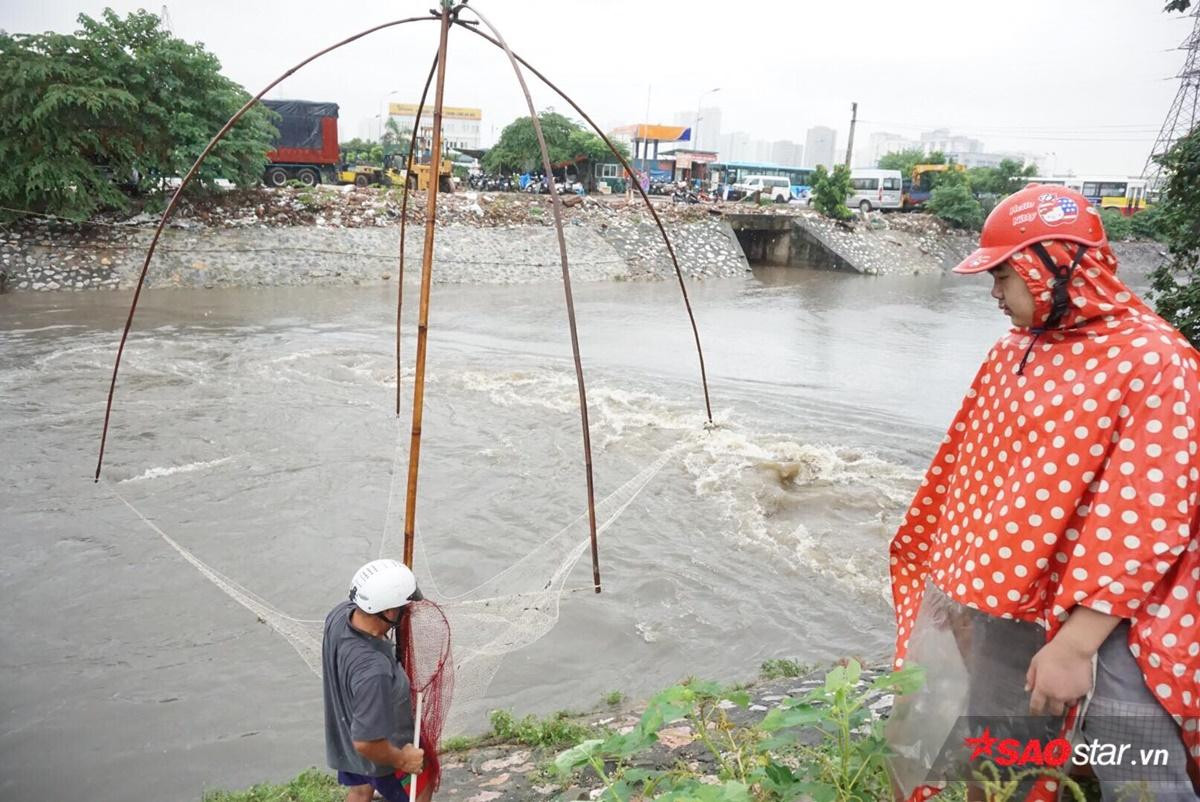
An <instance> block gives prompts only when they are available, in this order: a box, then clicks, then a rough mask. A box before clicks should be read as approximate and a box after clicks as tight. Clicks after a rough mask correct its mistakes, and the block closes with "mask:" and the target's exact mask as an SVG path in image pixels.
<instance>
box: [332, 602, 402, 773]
mask: <svg viewBox="0 0 1200 802" xmlns="http://www.w3.org/2000/svg"><path fill="white" fill-rule="evenodd" d="M354 609H355V606H354V602H349V601H347V602H342V603H341V604H339V605H338V606H337V607H335V608H333V611H332V612H330V613H329V615H328V616H327V617H326V618H325V637H324V640H323V642H322V644H321V669H322V675H323V680H322V682H323V684H324V686H325V759H326V760H327V761H328V763H329V767H330V768H332V769H335V770H337V771H349V772H352V773H354V774H365V775H367V776H369V777H383V776H385V775H388V774H391V773H392V772H393V771H394V769H393V768H392V767H391V766H381V765H379V764H377V763H372V762H371V761H369V760H367V759H366V758H365V757H363V756H362V755H360V754H359V753H358V752H357V751H355V749H354V743H353V742H354V741H377V740H379V739H380V738H387V739H388V740H390V741H391V742H392V743H393V744H394V745H395V746H397V747H401V746H404V745H405V744H410V743H412V739H413V718H412V705H411V702H410V700H409V686H408V677H407V676H405V674H404V669H402V668H401V667H400V664H399V663H397V662H396V657H395V651H394V648H395V647H394V646H393V645H392V643H391V642H390V641H387V640H384V639H383V638H373V637H371V636H370V635H367V634H365V633H363V632H360V631H358V630H356V629H354V628H353V627H352V626H350V613H352V612H353V611H354Z"/></svg>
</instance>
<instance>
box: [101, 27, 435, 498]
mask: <svg viewBox="0 0 1200 802" xmlns="http://www.w3.org/2000/svg"><path fill="white" fill-rule="evenodd" d="M432 19H437V18H436V17H407V18H405V19H400V20H393V21H392V22H385V23H383V24H382V25H376V26H374V27H371V28H367V29H366V30H365V31H362V32H361V33H356V34H354V35H353V36H348V37H346V38H345V39H343V40H342V41H340V42H338V43H337V44H333V45H330V46H329V47H326V48H325V49H323V50H319V51H317V52H316V53H314V54H313V55H311V56H309V57H308V58H306V59H304V60H303V61H301V62H300V63H298V64H297V65H296V66H294V67H292V68H291V69H289V70H287V72H285V73H283V75H280V76H279V77H278V78H276V79H275V80H273V81H271V82H270V83H269V84H267V85H266V86H264V87H263V88H262V90H261V91H260V92H259V93H258V94H257V95H255V96H254V97H252V98H250V99H249V100H247V101H246V102H245V104H243V105H242V107H241V108H240V109H238V110H237V112H235V113H234V115H233V116H232V117H230V118H229V122H227V123H225V125H224V126H222V127H221V130H220V131H218V132H217V133H216V135H215V136H214V137H213V138H212V139H211V140H209V143H208V145H206V146H205V148H204V150H203V151H201V152H200V155H199V156H197V157H196V161H195V162H194V163H193V164H192V167H191V169H190V170H188V171H187V175H185V176H184V177H183V180H182V181H180V182H179V186H178V188H176V190H175V194H174V195H172V196H171V200H170V202H169V203H168V204H167V208H165V209H163V213H162V217H161V218H160V219H159V221H158V227H157V228H156V229H155V230H154V236H153V237H151V239H150V245H149V246H147V248H146V258H145V260H144V261H143V262H142V272H141V273H140V274H139V275H138V281H137V286H136V287H135V288H134V291H133V300H132V302H131V303H130V304H129V315H128V317H126V319H125V328H124V329H123V330H122V331H121V342H120V344H119V345H118V346H117V356H116V359H115V360H113V371H112V381H111V382H110V383H109V385H108V400H107V401H106V402H105V405H104V426H103V428H102V429H101V430H100V453H99V455H98V456H97V457H96V475H95V476H94V477H93V481H95V482H99V481H100V471H101V469H102V468H103V467H104V448H105V446H106V445H107V443H108V425H109V422H110V421H111V419H112V406H113V398H114V397H115V396H116V392H117V374H118V373H119V372H120V370H121V357H122V356H123V355H124V353H125V342H126V341H127V340H128V339H129V332H130V330H131V329H132V328H133V317H134V315H135V314H136V313H137V305H138V300H139V299H140V298H141V296H142V288H143V287H145V286H146V274H147V273H148V272H149V271H150V260H151V259H152V258H154V249H155V248H157V247H158V241H159V239H161V238H162V233H163V229H164V228H166V226H167V220H169V219H170V217H171V214H172V213H173V212H174V211H175V207H176V206H178V205H179V200H180V198H182V197H183V191H184V190H185V189H187V186H188V184H190V183H192V179H193V178H195V177H196V173H197V172H199V170H200V165H202V164H204V160H205V159H207V158H208V155H209V154H210V153H212V151H213V148H215V147H216V146H217V144H218V143H219V142H220V141H221V140H222V139H224V138H225V135H226V134H228V133H229V131H230V129H232V128H233V126H235V125H236V124H237V122H238V120H240V119H242V117H243V116H244V115H245V114H246V112H248V111H249V110H250V109H251V108H253V107H254V104H255V103H257V102H258V101H259V100H261V99H262V97H263V95H265V94H267V92H270V91H271V90H272V89H274V88H275V86H276V85H278V84H279V83H280V82H282V81H283V80H284V79H285V78H287V77H288V76H290V75H291V74H292V73H294V72H296V71H297V70H299V69H300V68H301V67H304V66H305V65H307V64H309V63H311V62H313V61H316V60H317V59H319V58H320V57H321V56H323V55H325V54H326V53H329V52H332V51H334V50H337V49H338V48H339V47H342V46H343V45H348V44H350V43H351V42H354V41H356V40H358V39H361V38H363V37H364V36H367V35H369V34H372V33H375V32H376V31H382V30H383V29H384V28H392V27H395V26H397V25H404V24H405V23H409V22H424V21H426V20H432Z"/></svg>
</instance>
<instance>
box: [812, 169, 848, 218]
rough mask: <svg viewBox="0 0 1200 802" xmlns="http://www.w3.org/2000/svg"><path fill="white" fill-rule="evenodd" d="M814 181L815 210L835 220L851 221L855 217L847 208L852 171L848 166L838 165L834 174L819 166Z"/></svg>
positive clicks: (813, 198)
mask: <svg viewBox="0 0 1200 802" xmlns="http://www.w3.org/2000/svg"><path fill="white" fill-rule="evenodd" d="M812 181H813V190H812V205H813V208H815V209H816V210H817V211H818V212H820V213H821V214H823V215H825V216H826V217H829V218H832V219H834V220H849V219H850V218H851V217H852V216H853V215H852V213H851V212H850V209H848V208H847V207H846V198H848V197H849V196H850V170H849V168H847V167H846V165H844V164H839V165H836V166H835V167H834V168H833V171H832V172H830V171H829V170H826V169H825V166H824V165H818V166H817V169H816V170H815V171H814V172H813V179H812Z"/></svg>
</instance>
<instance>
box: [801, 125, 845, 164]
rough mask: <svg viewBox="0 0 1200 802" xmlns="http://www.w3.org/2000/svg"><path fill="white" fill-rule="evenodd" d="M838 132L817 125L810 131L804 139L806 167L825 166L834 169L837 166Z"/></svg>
mask: <svg viewBox="0 0 1200 802" xmlns="http://www.w3.org/2000/svg"><path fill="white" fill-rule="evenodd" d="M836 152H837V131H835V130H833V129H832V128H826V127H825V126H823V125H817V126H814V127H812V128H809V129H808V135H807V136H806V137H805V138H804V158H805V164H804V166H805V167H816V166H818V165H821V164H823V165H825V166H826V167H833V165H835V164H837V159H836Z"/></svg>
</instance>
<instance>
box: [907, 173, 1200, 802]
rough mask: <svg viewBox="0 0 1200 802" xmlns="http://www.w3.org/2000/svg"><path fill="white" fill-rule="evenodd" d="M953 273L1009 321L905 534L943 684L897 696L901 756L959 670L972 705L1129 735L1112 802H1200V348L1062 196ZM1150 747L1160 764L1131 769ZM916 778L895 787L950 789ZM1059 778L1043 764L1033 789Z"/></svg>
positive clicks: (1010, 203)
mask: <svg viewBox="0 0 1200 802" xmlns="http://www.w3.org/2000/svg"><path fill="white" fill-rule="evenodd" d="M955 271H956V272H958V273H980V272H984V271H988V272H989V273H990V274H991V278H992V293H991V294H992V297H993V298H995V299H996V301H997V302H998V304H999V307H1000V309H1001V311H1003V313H1004V314H1006V315H1008V316H1009V317H1010V318H1011V320H1012V324H1013V328H1012V329H1011V330H1010V331H1009V332H1008V333H1007V334H1005V335H1004V336H1003V337H1002V338H1001V339H1000V341H999V342H997V343H996V345H995V346H994V347H993V348H992V350H991V352H990V353H989V354H988V356H987V359H986V360H985V361H984V363H983V366H982V367H981V368H980V370H979V373H978V374H977V375H976V377H975V380H974V382H973V383H972V385H971V388H970V390H968V392H967V395H966V398H965V399H964V401H963V404H962V407H961V408H960V410H959V411H958V414H957V415H956V416H955V418H954V421H953V423H952V424H951V426H950V430H949V432H948V433H947V435H946V437H945V439H944V440H943V441H942V444H941V446H940V447H939V449H938V451H937V454H936V455H935V456H934V458H933V462H932V464H931V465H930V468H929V470H928V473H927V474H926V475H925V478H924V479H923V481H922V482H921V485H920V487H919V489H918V490H917V493H916V497H915V498H914V499H913V501H912V505H911V507H910V508H909V510H908V512H907V514H906V516H905V519H904V522H903V523H902V524H901V526H900V528H899V530H898V531H897V533H896V536H895V538H894V539H893V540H892V543H891V548H890V552H891V554H890V561H891V569H890V570H891V579H892V597H893V602H894V605H895V610H896V621H897V627H898V633H897V642H896V658H895V664H896V666H897V667H902V666H905V665H914V664H919V665H921V667H922V668H924V669H925V671H926V688H927V689H932V690H926V691H922V692H918V695H917V696H918V697H919V696H920V694H921V693H925V694H926V698H925V699H923V700H922V699H920V698H917V700H916V701H915V702H914V701H912V700H909V702H910V704H909V705H908V707H907V708H905V706H904V703H903V700H902V702H901V703H899V704H898V705H897V709H898V711H899V714H900V719H904V718H905V715H907V724H906V723H904V722H903V721H901V722H900V723H898V724H897V725H896V726H894V727H893V726H892V725H891V724H889V728H890V729H889V737H890V738H891V739H892V741H893V748H894V749H895V750H896V751H897V752H898V753H901V754H907V755H908V756H909V757H911V756H912V755H914V754H915V753H916V752H919V751H920V749H921V748H924V749H927V750H928V749H929V748H930V744H928V743H926V744H924V745H920V744H917V743H916V742H915V741H914V740H913V738H912V737H911V735H912V733H911V730H912V729H913V727H914V726H915V727H916V728H917V729H919V728H920V726H929V722H931V721H932V720H933V719H934V718H935V717H936V716H935V715H934V712H933V711H934V710H935V709H936V707H937V705H942V706H943V707H945V706H946V700H947V697H949V696H953V695H954V693H956V692H957V691H956V690H955V686H954V683H953V682H952V681H947V677H950V676H951V675H952V674H953V672H954V671H959V672H960V673H961V676H962V681H961V682H960V683H959V685H958V686H957V690H961V695H962V702H963V704H962V707H961V708H959V711H960V713H965V714H967V715H968V716H975V715H985V716H986V715H1000V714H1006V715H1009V716H1010V717H1015V716H1018V715H1019V714H1024V716H1025V717H1026V718H1027V719H1030V718H1031V716H1051V717H1055V718H1054V719H1052V720H1053V721H1054V728H1055V729H1056V730H1057V733H1049V735H1050V736H1054V735H1056V734H1057V735H1069V736H1073V737H1074V739H1075V743H1076V744H1078V743H1088V742H1089V741H1090V742H1093V743H1099V742H1108V741H1111V742H1125V743H1129V744H1131V746H1132V748H1133V751H1132V752H1127V753H1126V755H1125V756H1124V757H1126V758H1127V759H1126V760H1124V762H1123V763H1122V764H1121V765H1099V764H1098V763H1097V762H1096V761H1092V762H1091V763H1092V765H1091V768H1092V771H1093V772H1094V774H1095V775H1096V776H1097V778H1098V779H1099V781H1100V784H1101V788H1102V791H1103V793H1104V797H1105V800H1106V801H1107V800H1110V799H1116V798H1117V797H1118V794H1119V793H1122V792H1126V793H1127V792H1128V791H1129V790H1130V789H1131V788H1132V787H1133V785H1132V783H1134V781H1135V780H1136V781H1137V782H1138V783H1142V782H1145V783H1146V784H1145V785H1144V786H1141V787H1143V788H1146V789H1149V794H1150V796H1149V797H1147V798H1151V799H1159V800H1183V799H1200V795H1198V794H1197V791H1196V789H1198V788H1200V782H1196V780H1197V777H1198V776H1200V774H1198V772H1197V762H1198V761H1200V732H1198V724H1200V626H1197V618H1198V617H1200V539H1198V538H1197V534H1196V531H1197V526H1198V525H1200V521H1198V520H1197V490H1198V489H1200V453H1198V452H1200V430H1198V429H1197V418H1198V417H1200V369H1198V362H1200V354H1197V352H1196V351H1195V349H1193V348H1192V347H1191V345H1190V344H1189V343H1188V342H1187V340H1186V339H1184V338H1183V337H1182V336H1181V335H1180V334H1179V332H1177V331H1176V330H1175V329H1174V328H1172V327H1171V326H1170V325H1168V324H1167V323H1166V322H1165V321H1163V320H1162V319H1161V318H1160V317H1158V316H1157V315H1156V314H1154V312H1153V311H1152V310H1151V309H1150V308H1149V307H1148V306H1147V305H1146V304H1145V303H1144V302H1143V301H1142V300H1141V299H1139V298H1138V297H1137V296H1135V295H1134V294H1133V293H1132V292H1131V291H1130V290H1129V288H1128V287H1126V286H1125V284H1124V283H1122V282H1121V280H1120V279H1118V278H1117V275H1116V271H1117V262H1116V259H1115V257H1114V256H1113V254H1112V250H1111V249H1110V247H1109V244H1108V240H1107V238H1106V236H1105V234H1104V228H1103V226H1102V224H1101V221H1100V216H1099V214H1098V213H1097V210H1096V209H1094V208H1093V207H1092V206H1091V205H1090V204H1089V203H1088V201H1087V200H1086V199H1085V198H1084V197H1083V196H1082V195H1080V194H1078V193H1076V192H1074V191H1072V190H1069V189H1067V188H1065V187H1061V186H1051V185H1040V186H1039V185H1031V186H1029V187H1027V188H1025V189H1023V190H1021V191H1020V192H1017V193H1015V194H1013V195H1012V196H1010V197H1008V198H1006V199H1005V200H1004V201H1003V202H1001V203H1000V204H999V205H998V206H997V207H996V208H995V210H994V211H993V212H992V213H991V214H990V215H989V216H988V219H987V222H986V223H985V224H984V228H983V232H982V234H981V237H980V247H979V249H978V250H976V251H975V252H974V253H973V254H971V255H970V256H969V257H967V259H966V260H964V261H963V262H962V264H960V265H959V266H958V267H956V268H955ZM939 637H940V638H941V640H940V641H939ZM948 637H949V638H950V639H949V640H947V638H948ZM939 643H940V644H941V647H939V646H938V644H939ZM947 643H948V644H950V648H946V644H947ZM939 648H941V649H942V651H940V652H939V651H938V649H939ZM946 655H949V656H950V658H951V659H946ZM939 689H940V690H939ZM935 697H937V698H935ZM922 705H924V707H922ZM951 706H952V705H951ZM1018 708H1019V709H1018ZM906 710H907V713H906ZM947 720H948V719H947ZM965 720H967V721H970V720H973V719H970V718H968V719H965ZM962 721H963V719H960V720H959V723H958V725H957V726H959V727H961V726H964V725H963V724H962ZM922 722H923V724H922ZM906 727H908V729H909V732H908V733H907V734H906V733H905V728H906ZM972 734H974V735H976V736H978V735H979V734H980V733H972ZM942 735H945V733H943V734H942ZM942 735H939V737H938V738H937V739H935V740H939V741H940V740H942ZM955 738H957V741H958V742H962V740H963V739H962V733H961V732H958V733H957V735H956V736H955V737H947V740H946V743H950V741H953V740H955ZM976 743H978V742H976ZM985 745H986V744H985ZM1145 747H1154V748H1155V749H1159V748H1161V749H1164V750H1167V751H1166V753H1165V754H1166V757H1167V761H1166V763H1167V765H1166V766H1156V767H1155V768H1154V769H1153V770H1151V769H1149V768H1147V767H1145V766H1142V767H1137V766H1133V765H1131V764H1132V763H1133V762H1135V757H1134V755H1136V754H1137V751H1136V750H1138V749H1139V748H1145ZM933 751H937V746H936V745H935V746H933ZM985 754H986V753H985ZM1076 754H1077V753H1076ZM1072 762H1075V761H1072ZM1084 762H1088V761H1086V760H1085V761H1084ZM1101 762H1103V761H1101ZM1110 763H1115V761H1110ZM1028 767H1029V766H1028V765H1025V766H1023V768H1028ZM1070 768H1071V767H1070V766H1063V767H1062V770H1063V771H1066V770H1068V769H1070ZM1139 772H1140V774H1139ZM893 773H894V776H895V770H894V772H893ZM912 778H913V775H912V774H911V772H910V774H909V780H910V781H909V782H907V783H906V782H898V786H899V788H900V790H901V792H902V795H906V796H909V797H911V798H914V799H920V798H923V797H928V796H932V795H933V794H934V793H936V783H935V782H934V780H935V779H936V778H935V777H933V776H932V775H926V779H927V780H928V782H913V781H912ZM943 779H944V777H943ZM1062 785H1063V783H1062V781H1061V777H1059V778H1055V777H1052V776H1051V775H1050V774H1049V773H1047V774H1044V775H1042V776H1041V777H1038V778H1036V779H1030V780H1029V781H1027V782H1026V783H1025V784H1024V785H1023V786H1022V788H1021V797H1024V798H1027V799H1054V798H1055V797H1056V796H1057V795H1058V794H1060V793H1062ZM971 795H972V797H973V798H982V796H981V795H980V792H979V791H978V790H976V789H972V791H971ZM1134 798H1136V797H1134Z"/></svg>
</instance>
